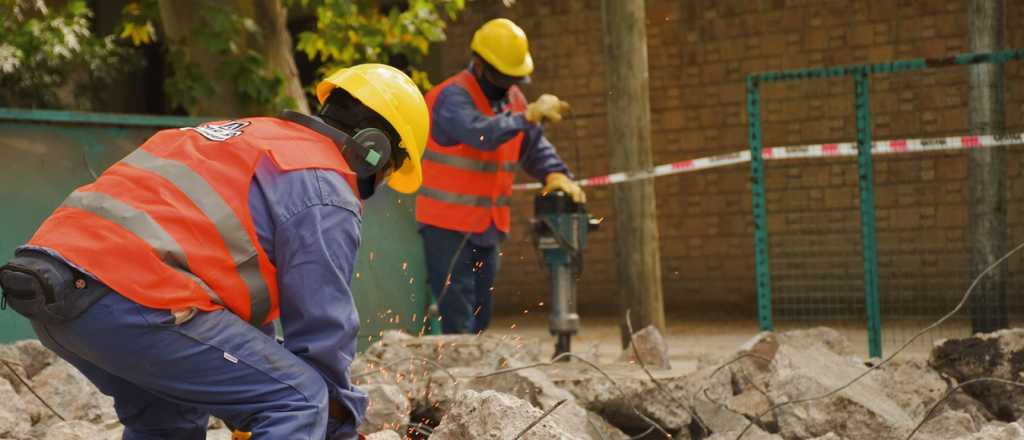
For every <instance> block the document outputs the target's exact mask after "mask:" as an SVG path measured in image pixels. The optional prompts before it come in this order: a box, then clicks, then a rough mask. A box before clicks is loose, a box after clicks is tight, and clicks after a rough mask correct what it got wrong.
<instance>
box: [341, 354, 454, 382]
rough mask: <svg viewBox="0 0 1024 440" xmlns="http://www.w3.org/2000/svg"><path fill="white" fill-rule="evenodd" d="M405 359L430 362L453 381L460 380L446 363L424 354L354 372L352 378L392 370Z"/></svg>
mask: <svg viewBox="0 0 1024 440" xmlns="http://www.w3.org/2000/svg"><path fill="white" fill-rule="evenodd" d="M405 361H420V362H426V363H428V364H431V365H433V366H434V368H435V369H436V370H441V371H444V374H447V375H448V377H450V378H452V382H454V383H458V382H459V380H458V379H457V378H456V377H455V375H454V374H452V372H451V371H448V368H445V366H444V365H441V364H440V363H438V362H437V361H435V360H432V359H428V358H425V357H423V356H406V357H404V358H401V359H398V360H395V361H391V362H388V363H386V364H383V365H379V366H377V367H375V368H374V369H373V370H371V371H364V372H362V373H359V374H353V375H352V376H351V378H352V379H358V378H360V377H366V376H370V375H374V374H379V373H380V370H390V369H391V367H393V366H395V365H398V364H400V363H402V362H405Z"/></svg>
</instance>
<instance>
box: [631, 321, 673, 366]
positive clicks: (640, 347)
mask: <svg viewBox="0 0 1024 440" xmlns="http://www.w3.org/2000/svg"><path fill="white" fill-rule="evenodd" d="M634 347H635V348H636V349H635V350H634ZM637 353H639V354H640V360H642V361H643V363H644V365H645V366H647V368H650V369H657V370H669V369H671V368H672V364H671V363H669V359H668V344H667V343H666V342H665V337H664V336H662V335H661V332H660V331H658V328H657V327H655V326H653V325H649V326H647V327H644V328H643V329H641V330H640V331H638V332H636V333H633V337H632V340H631V341H630V343H629V346H627V347H626V349H625V350H623V351H622V356H620V357H619V360H620V361H623V362H631V363H632V362H636V361H637V357H636V355H637Z"/></svg>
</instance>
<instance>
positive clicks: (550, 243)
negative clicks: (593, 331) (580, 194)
mask: <svg viewBox="0 0 1024 440" xmlns="http://www.w3.org/2000/svg"><path fill="white" fill-rule="evenodd" d="M533 211H534V218H533V219H531V220H530V224H531V226H532V231H533V234H532V235H533V243H534V245H535V246H536V247H537V249H538V250H539V251H540V252H541V253H542V254H543V258H544V263H545V264H546V265H547V266H548V269H549V270H550V271H551V314H550V315H549V316H548V330H549V331H550V332H551V335H552V336H555V337H556V341H555V356H558V355H560V354H562V353H566V352H569V351H570V338H571V337H572V336H573V335H575V334H576V333H577V332H578V331H579V329H580V316H579V315H578V314H577V313H576V304H577V302H576V280H577V279H578V278H579V276H580V274H581V273H582V272H583V248H584V247H585V246H586V244H587V234H588V233H589V232H590V231H594V230H597V228H598V226H600V224H601V219H598V218H594V217H592V216H590V214H588V213H587V209H586V207H585V206H584V205H581V204H577V203H575V202H573V200H572V198H571V197H569V196H568V195H567V194H565V193H564V192H562V191H554V192H551V193H548V194H540V195H537V196H536V197H535V198H534V199H533Z"/></svg>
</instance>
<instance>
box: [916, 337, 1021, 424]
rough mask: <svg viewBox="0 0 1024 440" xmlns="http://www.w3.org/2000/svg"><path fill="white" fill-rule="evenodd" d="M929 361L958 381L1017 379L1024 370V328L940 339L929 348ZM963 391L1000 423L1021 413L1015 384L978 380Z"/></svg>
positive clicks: (1019, 397)
mask: <svg viewBox="0 0 1024 440" xmlns="http://www.w3.org/2000/svg"><path fill="white" fill-rule="evenodd" d="M929 364H930V365H931V366H932V368H934V369H935V370H937V371H939V372H940V373H942V374H945V375H948V376H949V377H952V378H954V379H956V380H957V381H958V382H960V383H963V382H966V381H969V380H972V379H980V378H988V377H991V378H996V379H1002V380H1007V381H1020V380H1021V373H1022V372H1024V329H1009V330H1001V331H998V332H994V333H988V334H978V335H974V336H971V337H968V338H962V339H948V340H944V341H940V342H938V343H936V345H935V347H934V348H933V349H932V352H931V358H930V359H929ZM963 390H964V392H966V393H967V394H969V395H970V396H972V397H974V398H975V399H978V400H979V401H980V402H982V403H983V404H984V405H985V407H986V408H987V409H988V410H989V412H991V413H992V414H993V415H995V416H996V417H997V418H999V419H1000V420H1002V421H1004V422H1012V421H1015V420H1018V419H1020V418H1021V417H1022V416H1024V393H1022V392H1020V388H1019V387H1017V386H1013V385H1008V384H1001V383H996V382H980V383H972V384H969V385H966V386H965V387H963Z"/></svg>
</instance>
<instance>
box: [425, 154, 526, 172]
mask: <svg viewBox="0 0 1024 440" xmlns="http://www.w3.org/2000/svg"><path fill="white" fill-rule="evenodd" d="M423 160H429V161H431V162H436V163H440V164H444V165H448V166H451V167H455V168H461V169H464V170H467V171H479V172H481V173H494V172H497V171H498V170H499V169H500V170H501V171H504V172H507V173H514V172H516V169H517V168H518V167H519V162H499V163H494V162H486V161H482V160H476V159H471V158H468V157H460V156H453V155H451V154H444V153H438V152H437V151H434V150H426V151H425V152H424V153H423Z"/></svg>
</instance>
